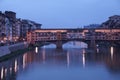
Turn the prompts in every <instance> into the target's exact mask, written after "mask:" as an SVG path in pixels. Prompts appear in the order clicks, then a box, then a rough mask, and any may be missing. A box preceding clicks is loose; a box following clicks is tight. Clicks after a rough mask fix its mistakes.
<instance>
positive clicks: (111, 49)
mask: <svg viewBox="0 0 120 80" xmlns="http://www.w3.org/2000/svg"><path fill="white" fill-rule="evenodd" d="M110 52H111V59H113V52H114V49H113V47H111V48H110Z"/></svg>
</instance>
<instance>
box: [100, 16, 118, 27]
mask: <svg viewBox="0 0 120 80" xmlns="http://www.w3.org/2000/svg"><path fill="white" fill-rule="evenodd" d="M101 27H102V28H120V15H114V16H111V17H109V20H107V21H106V22H104V23H102V25H101Z"/></svg>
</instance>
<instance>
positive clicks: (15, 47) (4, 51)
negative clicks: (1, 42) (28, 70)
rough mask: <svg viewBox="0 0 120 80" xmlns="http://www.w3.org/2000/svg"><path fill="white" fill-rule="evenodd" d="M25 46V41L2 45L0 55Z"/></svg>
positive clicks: (26, 45)
mask: <svg viewBox="0 0 120 80" xmlns="http://www.w3.org/2000/svg"><path fill="white" fill-rule="evenodd" d="M27 47H28V44H27V42H21V43H17V44H14V45H9V46H2V47H0V57H2V56H4V55H7V54H10V53H11V52H14V51H17V50H20V49H25V48H27Z"/></svg>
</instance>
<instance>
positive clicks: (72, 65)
mask: <svg viewBox="0 0 120 80" xmlns="http://www.w3.org/2000/svg"><path fill="white" fill-rule="evenodd" d="M49 46H50V45H49ZM98 49H99V52H97V53H92V51H91V50H88V49H81V48H74V49H73V48H70V49H69V48H66V49H62V50H57V49H55V48H47V46H44V47H42V48H38V53H37V54H36V51H29V52H27V53H25V54H23V55H19V56H17V57H16V58H12V59H10V60H8V61H4V62H1V63H0V71H1V73H0V75H1V80H33V79H34V80H46V79H50V80H51V79H52V80H56V79H57V77H60V75H61V77H60V79H62V77H65V78H66V79H69V80H73V78H72V77H74V78H75V77H77V78H75V79H76V80H80V79H83V80H89V79H91V76H94V78H97V77H98V78H100V80H114V79H113V78H115V80H119V78H120V54H119V53H120V51H119V50H117V51H116V48H114V47H110V48H105V47H100V48H98ZM113 53H114V56H113ZM66 65H67V66H66ZM98 72H99V73H98ZM49 73H50V74H49ZM48 74H49V75H51V76H53V75H54V78H51V77H50V76H49V75H48ZM63 74H64V75H63ZM78 74H80V75H78ZM37 75H38V76H37ZM67 75H68V76H69V78H68V77H66V76H67ZM86 75H87V76H88V75H91V76H88V78H87V79H86V78H85V77H83V76H86ZM95 75H99V76H95ZM115 75H116V76H115ZM117 75H118V76H117ZM36 76H37V78H35V77H36ZM106 76H109V77H106ZM81 77H82V78H81ZM102 77H104V78H102ZM44 78H46V79H44ZM57 80H58V79H57Z"/></svg>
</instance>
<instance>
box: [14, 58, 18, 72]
mask: <svg viewBox="0 0 120 80" xmlns="http://www.w3.org/2000/svg"><path fill="white" fill-rule="evenodd" d="M17 69H18V66H17V60H15V67H14V70H15V72H17Z"/></svg>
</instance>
